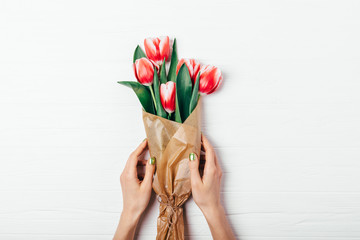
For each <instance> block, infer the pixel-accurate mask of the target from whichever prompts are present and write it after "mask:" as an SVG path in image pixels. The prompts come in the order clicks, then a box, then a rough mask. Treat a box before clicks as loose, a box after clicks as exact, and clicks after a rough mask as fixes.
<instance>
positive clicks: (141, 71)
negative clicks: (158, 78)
mask: <svg viewBox="0 0 360 240" xmlns="http://www.w3.org/2000/svg"><path fill="white" fill-rule="evenodd" d="M134 71H135V77H136V79H137V80H138V82H139V83H141V84H143V85H145V86H150V85H151V84H152V83H153V80H154V66H153V64H152V63H151V62H150V61H149V59H147V58H144V57H143V58H140V59H137V60H136V61H135V63H134Z"/></svg>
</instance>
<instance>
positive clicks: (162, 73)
mask: <svg viewBox="0 0 360 240" xmlns="http://www.w3.org/2000/svg"><path fill="white" fill-rule="evenodd" d="M166 82H167V79H166V67H165V58H164V61H163V63H162V65H161V69H160V83H166Z"/></svg>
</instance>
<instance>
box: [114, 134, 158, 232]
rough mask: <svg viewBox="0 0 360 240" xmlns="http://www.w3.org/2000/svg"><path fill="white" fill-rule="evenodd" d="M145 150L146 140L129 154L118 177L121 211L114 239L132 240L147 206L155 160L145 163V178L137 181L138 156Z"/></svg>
mask: <svg viewBox="0 0 360 240" xmlns="http://www.w3.org/2000/svg"><path fill="white" fill-rule="evenodd" d="M146 149H147V140H144V141H143V142H142V143H141V144H140V145H139V146H138V147H137V149H136V150H135V151H134V152H132V153H131V154H130V157H129V159H128V160H127V162H126V165H125V168H124V170H123V172H122V174H121V176H120V183H121V190H122V195H123V211H122V213H121V218H120V222H119V226H118V228H117V230H116V233H115V236H114V239H133V237H134V233H135V229H136V225H137V223H138V221H139V219H140V216H141V214H142V213H143V212H144V210H145V209H146V207H147V205H148V204H149V201H150V197H151V189H152V180H153V175H154V172H155V159H154V158H152V159H149V160H148V161H147V163H146V170H145V176H144V179H143V180H142V181H140V180H139V178H138V172H137V165H138V162H139V156H141V155H142V154H143V153H144V151H145V150H146Z"/></svg>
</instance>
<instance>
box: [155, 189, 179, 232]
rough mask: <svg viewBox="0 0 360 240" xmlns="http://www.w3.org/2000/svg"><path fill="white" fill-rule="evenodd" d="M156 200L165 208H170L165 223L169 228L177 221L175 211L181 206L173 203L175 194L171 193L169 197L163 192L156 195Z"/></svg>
mask: <svg viewBox="0 0 360 240" xmlns="http://www.w3.org/2000/svg"><path fill="white" fill-rule="evenodd" d="M157 200H158V202H159V203H160V204H163V205H165V206H166V208H165V211H166V209H170V210H171V212H172V214H170V215H168V217H167V223H168V224H169V228H171V227H172V226H173V225H174V224H176V222H177V220H178V219H177V214H176V211H177V210H178V209H180V208H181V206H176V205H175V196H174V194H171V195H170V196H169V197H168V196H167V195H165V194H161V195H157ZM172 216H174V220H172Z"/></svg>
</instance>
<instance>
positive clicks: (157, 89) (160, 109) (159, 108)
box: [154, 68, 167, 118]
mask: <svg viewBox="0 0 360 240" xmlns="http://www.w3.org/2000/svg"><path fill="white" fill-rule="evenodd" d="M154 94H155V101H156V107H157V109H156V112H157V115H158V116H160V117H163V118H167V113H166V112H165V110H164V108H163V106H162V104H161V100H160V82H159V77H158V75H157V73H156V69H155V68H154Z"/></svg>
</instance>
